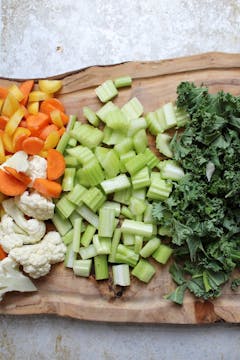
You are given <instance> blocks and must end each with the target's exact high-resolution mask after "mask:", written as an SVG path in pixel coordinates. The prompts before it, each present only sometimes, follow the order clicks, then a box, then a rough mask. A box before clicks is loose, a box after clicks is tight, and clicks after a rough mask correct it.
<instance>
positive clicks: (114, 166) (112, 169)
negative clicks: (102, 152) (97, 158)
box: [101, 149, 120, 179]
mask: <svg viewBox="0 0 240 360" xmlns="http://www.w3.org/2000/svg"><path fill="white" fill-rule="evenodd" d="M101 165H102V167H103V169H104V171H105V174H106V178H108V179H109V178H113V177H115V176H117V175H118V174H119V172H120V161H119V157H118V155H117V152H116V151H115V150H114V149H112V150H109V151H108V153H107V154H106V156H105V158H104V159H103V160H102V163H101Z"/></svg>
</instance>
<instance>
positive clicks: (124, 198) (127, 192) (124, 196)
mask: <svg viewBox="0 0 240 360" xmlns="http://www.w3.org/2000/svg"><path fill="white" fill-rule="evenodd" d="M131 195H132V189H131V187H129V188H127V189H123V190H120V191H116V192H115V193H114V196H113V200H114V201H117V202H119V203H120V204H125V205H129V201H130V197H131Z"/></svg>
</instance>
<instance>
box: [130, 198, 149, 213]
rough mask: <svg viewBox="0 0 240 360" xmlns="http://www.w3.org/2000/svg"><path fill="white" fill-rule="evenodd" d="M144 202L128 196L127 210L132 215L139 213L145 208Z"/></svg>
mask: <svg viewBox="0 0 240 360" xmlns="http://www.w3.org/2000/svg"><path fill="white" fill-rule="evenodd" d="M146 206H147V204H146V202H145V201H144V200H142V199H138V198H136V197H134V196H132V197H131V198H130V204H129V210H130V211H131V213H132V214H133V215H134V216H137V215H141V214H143V213H144V211H145V209H146Z"/></svg>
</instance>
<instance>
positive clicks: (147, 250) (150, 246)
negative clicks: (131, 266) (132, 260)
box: [140, 237, 161, 258]
mask: <svg viewBox="0 0 240 360" xmlns="http://www.w3.org/2000/svg"><path fill="white" fill-rule="evenodd" d="M160 244H161V241H160V239H158V238H156V237H154V238H152V239H150V240H149V241H148V242H147V243H146V244H145V245H144V247H143V248H142V249H141V251H140V255H141V256H142V257H143V258H147V257H149V256H151V255H152V254H153V253H154V252H155V251H156V250H157V248H158V247H159V245H160Z"/></svg>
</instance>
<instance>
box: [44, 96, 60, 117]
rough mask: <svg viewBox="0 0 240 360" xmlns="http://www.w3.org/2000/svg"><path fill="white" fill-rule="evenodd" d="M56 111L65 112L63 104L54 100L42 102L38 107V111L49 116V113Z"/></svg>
mask: <svg viewBox="0 0 240 360" xmlns="http://www.w3.org/2000/svg"><path fill="white" fill-rule="evenodd" d="M56 109H57V110H59V111H62V112H65V109H64V106H63V104H62V103H61V101H60V100H58V99H56V98H50V99H47V100H44V101H43V102H42V103H41V105H40V111H41V112H43V113H45V114H48V115H50V113H51V112H52V111H53V110H56Z"/></svg>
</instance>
